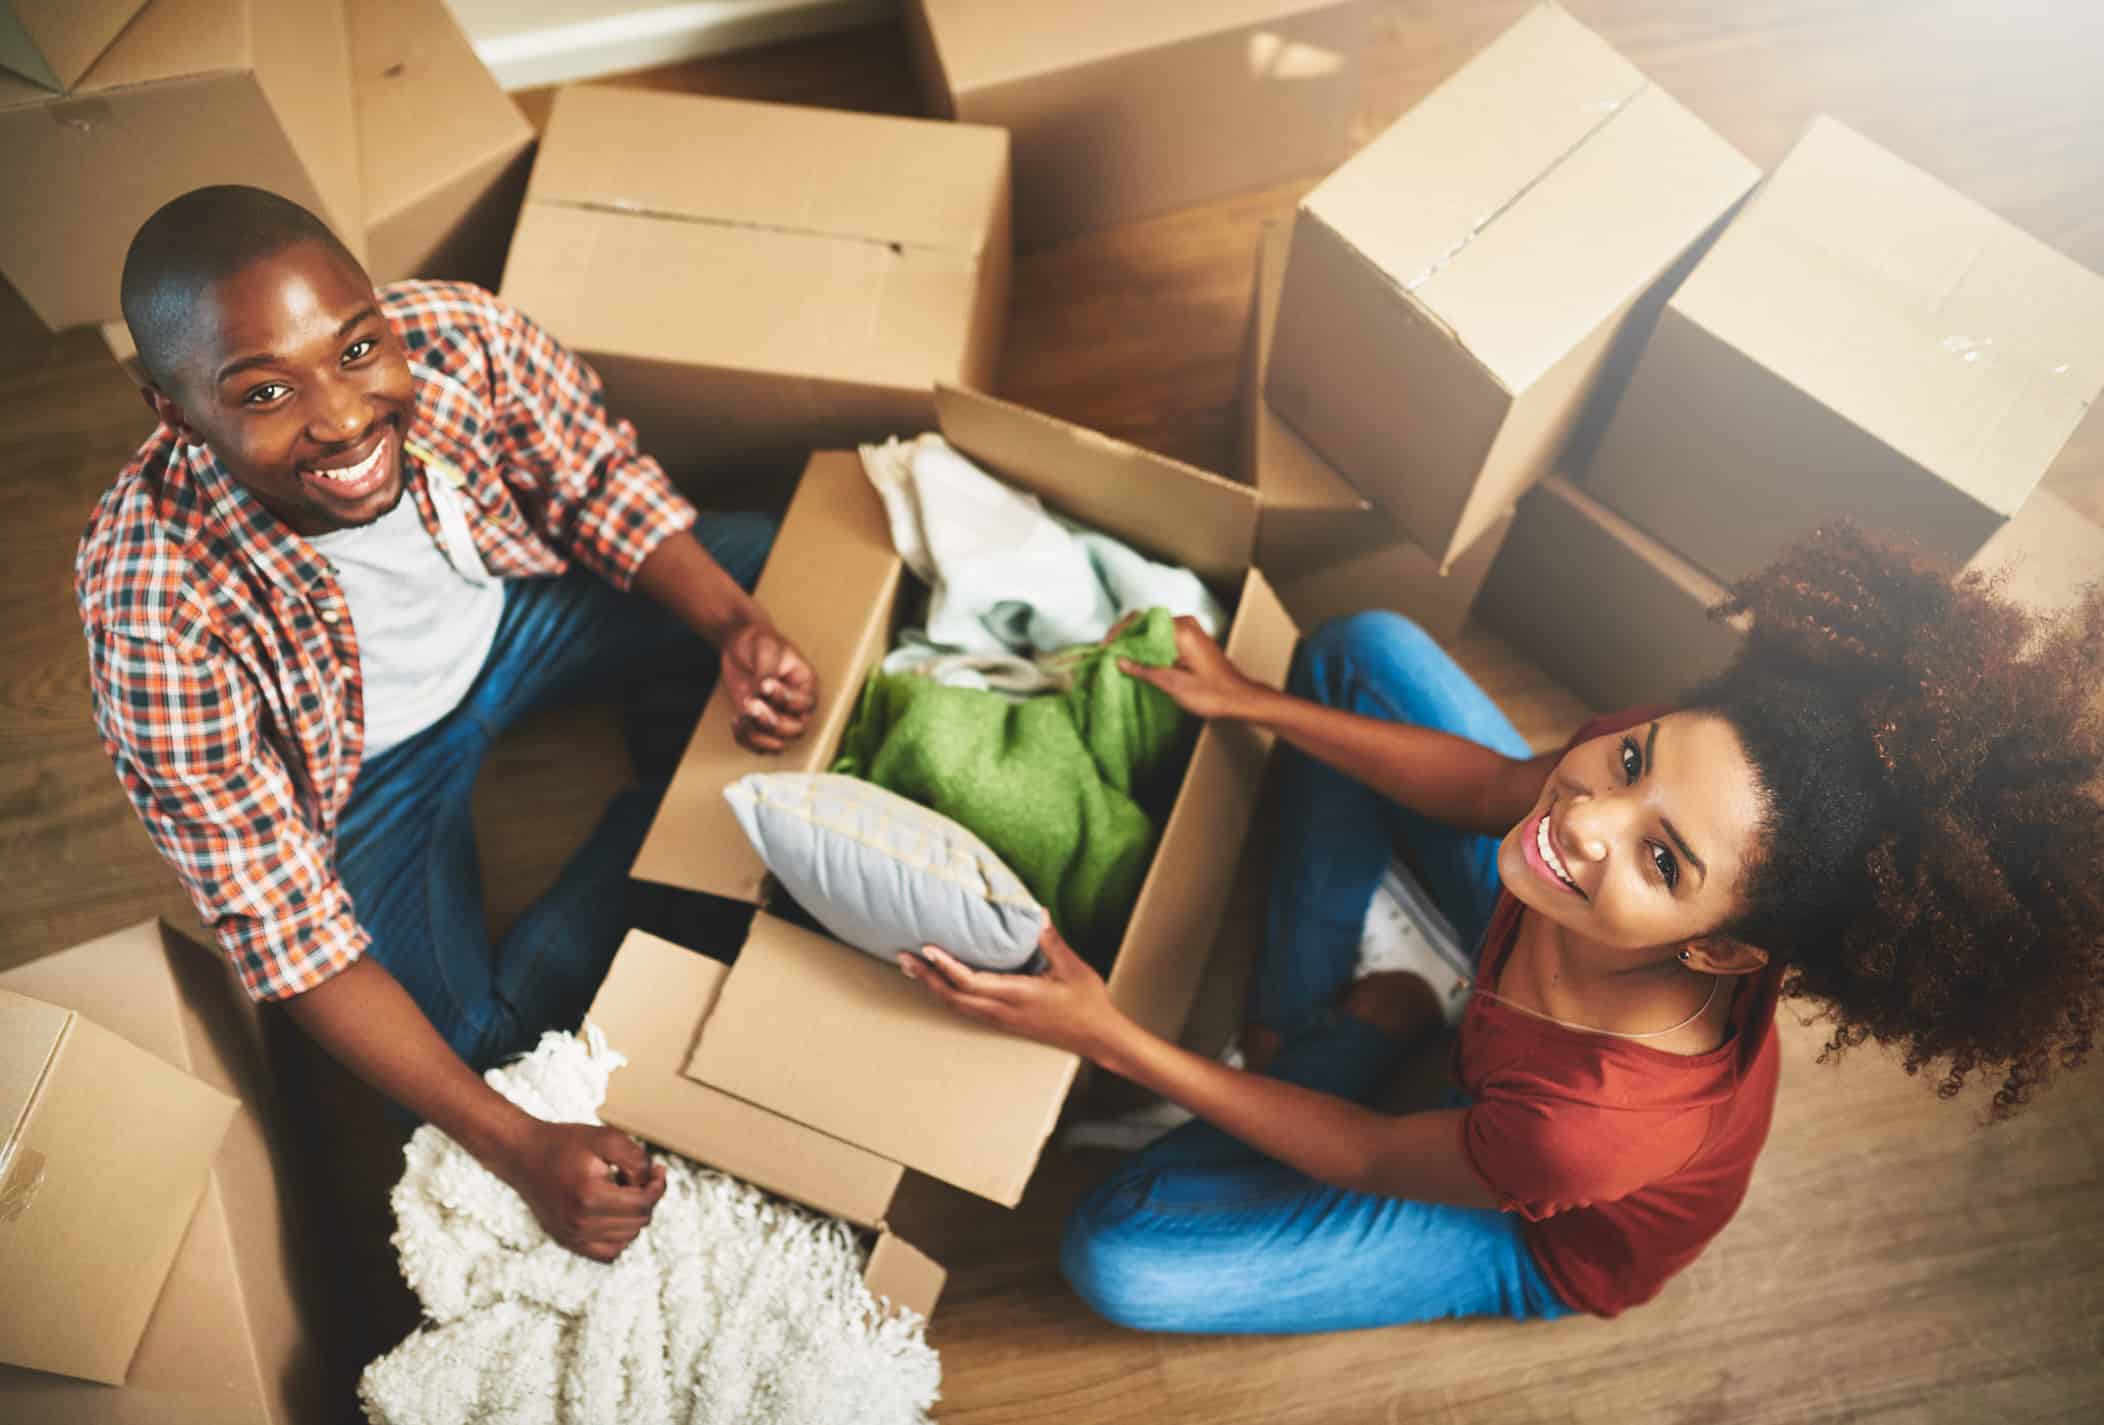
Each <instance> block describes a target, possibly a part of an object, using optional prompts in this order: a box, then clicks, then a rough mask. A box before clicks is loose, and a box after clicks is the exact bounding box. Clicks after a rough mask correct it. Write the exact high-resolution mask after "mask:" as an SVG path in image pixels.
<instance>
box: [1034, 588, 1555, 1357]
mask: <svg viewBox="0 0 2104 1425" xmlns="http://www.w3.org/2000/svg"><path fill="white" fill-rule="evenodd" d="M1288 686H1289V689H1290V691H1292V692H1294V693H1296V694H1298V695H1299V696H1301V697H1304V698H1310V699H1313V700H1314V701H1316V702H1319V703H1322V704H1324V705H1326V706H1328V707H1335V708H1343V709H1346V710H1348V711H1351V712H1356V713H1364V714H1366V715H1368V716H1370V717H1378V718H1386V719H1388V720H1390V721H1394V722H1408V723H1415V724H1418V725H1420V726H1424V727H1435V728H1440V729H1442V730H1444V731H1447V732H1453V733H1458V734H1460V735H1461V736H1464V737H1468V738H1471V739H1473V740H1475V741H1477V742H1481V743H1485V744H1487V745H1489V746H1491V747H1494V748H1496V749H1498V750H1499V751H1501V752H1504V753H1507V754H1509V755H1511V756H1516V757H1525V756H1527V755H1529V749H1528V747H1527V745H1526V743H1525V742H1524V741H1523V740H1522V739H1521V738H1520V736H1519V734H1518V733H1517V732H1515V731H1514V730H1513V728H1512V724H1511V723H1510V722H1508V721H1507V720H1506V719H1505V716H1504V714H1503V713H1501V712H1499V711H1498V709H1497V706H1496V705H1495V704H1493V703H1492V702H1491V700H1490V699H1489V698H1488V697H1487V696H1486V695H1485V694H1484V693H1483V691H1482V690H1481V689H1480V688H1478V687H1477V686H1476V685H1475V684H1474V683H1473V682H1472V681H1471V680H1470V679H1469V677H1468V675H1467V674H1466V673H1464V672H1462V671H1461V669H1460V668H1459V667H1458V666H1456V665H1455V663H1454V661H1453V659H1451V658H1449V657H1448V656H1447V654H1446V653H1445V652H1444V651H1443V650H1442V649H1441V648H1440V647H1439V645H1438V644H1436V643H1434V642H1433V641H1432V639H1431V638H1430V637H1429V636H1428V635H1426V634H1425V632H1424V631H1423V630H1422V629H1420V628H1418V627H1417V626H1416V625H1415V624H1413V623H1411V622H1410V621H1409V620H1408V619H1405V618H1403V617H1401V616H1400V615H1397V614H1392V613H1364V614H1357V615H1354V616H1352V617H1350V618H1345V619H1339V620H1338V621H1336V622H1334V623H1331V624H1327V625H1325V626H1324V627H1323V628H1321V629H1320V630H1318V631H1317V632H1316V633H1315V634H1314V635H1313V636H1311V637H1310V638H1309V639H1308V640H1307V641H1306V642H1305V643H1304V644H1303V645H1302V646H1301V649H1300V652H1299V654H1298V656H1297V657H1296V659H1295V661H1294V666H1293V675H1292V681H1291V682H1290V684H1289V685H1288ZM1284 756H1285V757H1286V768H1285V798H1284V805H1283V808H1282V819H1283V822H1284V827H1285V835H1284V836H1283V837H1281V846H1280V850H1279V855H1278V860H1277V863H1276V867H1275V870H1274V874H1273V880H1272V886H1271V903H1270V914H1269V920H1268V923H1267V926H1266V935H1265V947H1264V958H1263V961H1262V963H1261V964H1260V966H1259V968H1258V971H1257V980H1256V984H1255V987H1254V989H1253V991H1252V1003H1251V1017H1252V1018H1253V1019H1254V1020H1256V1021H1257V1022H1258V1023H1261V1024H1264V1025H1266V1026H1268V1027H1270V1028H1272V1029H1275V1030H1277V1031H1278V1032H1279V1033H1280V1035H1281V1036H1282V1037H1283V1039H1284V1047H1283V1048H1282V1049H1281V1051H1280V1053H1279V1055H1278V1058H1277V1059H1276V1061H1275V1062H1274V1063H1273V1064H1272V1065H1271V1066H1270V1067H1269V1068H1268V1069H1267V1070H1266V1072H1268V1073H1271V1074H1273V1075H1276V1076H1277V1077H1279V1078H1282V1079H1286V1080H1288V1081H1290V1082H1293V1083H1297V1084H1301V1085H1303V1086H1305V1087H1308V1088H1312V1089H1319V1090H1321V1091H1323V1092H1325V1093H1332V1094H1337V1095H1339V1096H1341V1097H1344V1098H1350V1099H1354V1100H1358V1101H1361V1102H1364V1101H1367V1100H1368V1099H1370V1098H1371V1097H1373V1096H1374V1095H1375V1094H1376V1093H1378V1092H1379V1091H1380V1090H1381V1089H1383V1088H1384V1087H1386V1085H1387V1084H1388V1082H1389V1081H1390V1080H1391V1079H1392V1077H1393V1075H1394V1074H1395V1072H1396V1071H1397V1069H1398V1067H1399V1064H1400V1059H1401V1055H1402V1050H1403V1048H1404V1046H1403V1045H1401V1044H1399V1043H1397V1042H1396V1041H1394V1040H1391V1039H1389V1038H1387V1037H1385V1036H1383V1035H1382V1034H1380V1033H1379V1032H1377V1031H1376V1030H1374V1029H1373V1028H1372V1027H1371V1026H1369V1025H1367V1024H1365V1023H1363V1022H1361V1021H1359V1020H1356V1019H1353V1018H1351V1017H1349V1016H1347V1015H1345V1014H1343V1013H1342V1012H1340V1011H1339V1010H1338V1009H1337V1008H1336V1002H1337V999H1338V996H1339V994H1340V993H1341V992H1342V991H1343V990H1344V989H1345V988H1346V986H1348V985H1349V984H1350V982H1351V977H1352V970H1353V967H1354V966H1355V964H1356V963H1357V960H1358V951H1359V936H1360V931H1361V927H1362V925H1363V923H1364V921H1365V918H1366V910H1367V906H1368V904H1369V903H1370V902H1371V900H1372V897H1373V890H1374V886H1375V884H1376V883H1377V882H1378V881H1379V879H1380V877H1381V873H1382V871H1383V870H1384V869H1385V868H1386V866H1387V864H1388V861H1389V858H1390V856H1391V854H1392V853H1391V848H1393V847H1406V848H1407V849H1408V851H1409V854H1410V858H1411V860H1412V862H1413V863H1414V865H1415V867H1416V869H1417V870H1418V871H1419V872H1420V874H1421V875H1422V876H1423V878H1424V881H1425V885H1426V889H1427V890H1429V891H1430V892H1431V893H1432V896H1433V897H1434V899H1435V900H1437V901H1438V903H1439V905H1440V907H1441V909H1443V910H1445V911H1446V913H1447V914H1448V915H1449V916H1450V917H1451V918H1452V919H1453V921H1454V924H1455V927H1456V929H1458V930H1459V931H1460V932H1461V934H1462V935H1463V936H1464V938H1466V939H1468V940H1469V941H1471V942H1472V943H1480V941H1481V939H1482V936H1483V932H1484V930H1485V928H1486V927H1487V926H1488V924H1489V921H1490V913H1491V909H1492V907H1493V906H1494V905H1495V903H1496V900H1497V894H1498V880H1497V843H1496V841H1494V840H1493V839H1491V838H1489V837H1485V836H1477V835H1472V834H1468V833H1464V832H1457V831H1454V830H1452V829H1450V828H1447V827H1443V826H1439V825H1436V824H1434V823H1432V822H1430V821H1427V820H1426V819H1425V818H1423V817H1420V816H1417V815H1415V814H1413V813H1411V812H1407V811H1404V810H1403V809H1402V808H1401V807H1398V806H1396V805H1395V804H1394V803H1393V802H1390V801H1387V800H1386V799H1384V798H1382V797H1381V796H1380V795H1378V794H1377V793H1375V792H1373V791H1371V790H1369V789H1368V788H1366V787H1364V786H1362V785H1360V784H1359V783H1357V782H1355V781H1353V780H1352V779H1351V778H1349V777H1346V776H1344V775H1343V774H1342V773H1339V772H1336V771H1333V770H1331V769H1330V768H1328V767H1325V766H1323V765H1322V764H1320V763H1318V762H1316V761H1314V760H1313V759H1311V758H1308V757H1305V756H1303V755H1301V754H1300V753H1298V752H1294V751H1292V750H1290V749H1288V750H1287V751H1286V752H1285V753H1284ZM1060 1261H1061V1265H1062V1267H1063V1269H1064V1270H1065V1272H1066V1276H1067V1280H1068V1281H1069V1282H1071V1283H1072V1284H1073V1286H1074V1289H1075V1290H1076V1291H1077V1292H1079V1293H1080V1294H1081V1296H1082V1297H1083V1299H1084V1300H1086V1301H1087V1302H1088V1303H1089V1305H1091V1306H1092V1307H1094V1308H1095V1309H1096V1310H1097V1311H1098V1312H1100V1313H1102V1314H1103V1315H1104V1316H1106V1317H1108V1318H1109V1319H1110V1320H1112V1321H1115V1322H1118V1323H1120V1324H1122V1325H1126V1326H1132V1327H1137V1328H1140V1329H1144V1330H1151V1331H1192V1332H1267V1333H1292V1332H1308V1331H1341V1330H1350V1329H1354V1328H1358V1327H1368V1326H1390V1325H1396V1324H1399V1323H1402V1322H1407V1321H1424V1320H1430V1319H1434V1318H1438V1317H1450V1316H1486V1315H1489V1316H1508V1317H1514V1318H1520V1319H1546V1318H1552V1317H1557V1316H1563V1315H1566V1314H1568V1313H1569V1311H1570V1308H1569V1307H1567V1306H1565V1305H1564V1303H1563V1302H1561V1301H1560V1300H1558V1299H1557V1297H1556V1295H1555V1294H1554V1292H1552V1291H1551V1290H1550V1288H1549V1286H1548V1284H1547V1283H1546V1282H1545V1281H1544V1280H1543V1279H1542V1276H1541V1273H1540V1271H1539V1270H1538V1269H1537V1268H1536V1266H1535V1264H1534V1259H1533V1257H1532V1255H1531V1254H1530V1253H1529V1252H1528V1250H1527V1246H1526V1243H1525V1241H1524V1240H1523V1239H1522V1237H1521V1233H1520V1223H1519V1221H1518V1219H1517V1218H1515V1217H1513V1216H1511V1215H1509V1214H1506V1213H1500V1212H1494V1211H1491V1210H1489V1209H1484V1208H1462V1207H1446V1206H1440V1205H1437V1204H1432V1203H1422V1202H1409V1201H1403V1200H1400V1199H1396V1198H1386V1197H1377V1196H1373V1195H1371V1194H1367V1193H1357V1192H1346V1191H1343V1190H1341V1189H1338V1188H1333V1187H1329V1186H1326V1185H1324V1184H1322V1183H1320V1182H1317V1181H1316V1180H1315V1179H1313V1178H1310V1177H1308V1176H1307V1175H1306V1174H1304V1173H1301V1172H1299V1171H1297V1170H1296V1169H1293V1168H1289V1167H1287V1166H1286V1165H1285V1164H1283V1163H1280V1162H1277V1161H1275V1160H1273V1159H1270V1158H1267V1157H1265V1156H1264V1155H1262V1154H1261V1153H1259V1152H1257V1151H1256V1150H1255V1149H1254V1148H1251V1147H1249V1146H1247V1145H1246V1144H1243V1143H1242V1142H1240V1141H1239V1140H1237V1139H1234V1138H1231V1137H1229V1136H1228V1135H1227V1134H1225V1133H1223V1132H1221V1131H1220V1130H1219V1129H1217V1128H1214V1127H1213V1126H1211V1125H1210V1124H1207V1123H1204V1122H1193V1123H1189V1124H1186V1125H1185V1126H1184V1127H1182V1128H1179V1129H1177V1130H1176V1131H1175V1132H1173V1133H1171V1134H1169V1135H1168V1136H1166V1137H1164V1138H1162V1139H1160V1140H1159V1141H1158V1142H1156V1143H1154V1144H1153V1145H1152V1146H1151V1147H1148V1148H1146V1149H1144V1150H1142V1151H1141V1152H1139V1153H1137V1154H1134V1155H1133V1156H1132V1157H1131V1158H1130V1159H1128V1160H1127V1161H1126V1162H1124V1163H1123V1164H1121V1165H1120V1166H1119V1168H1118V1169H1117V1171H1115V1172H1114V1173H1112V1174H1111V1176H1110V1178H1109V1180H1108V1181H1106V1182H1104V1183H1103V1184H1101V1185H1100V1186H1098V1187H1097V1188H1096V1189H1094V1190H1093V1191H1092V1192H1090V1193H1089V1194H1088V1195H1087V1196H1086V1197H1084V1198H1083V1199H1082V1201H1081V1202H1080V1204H1079V1205H1078V1206H1077V1207H1076V1208H1075V1211H1074V1215H1073V1217H1072V1218H1071V1220H1070V1221H1069V1222H1068V1224H1067V1230H1066V1238H1065V1241H1064V1243H1063V1244H1062V1248H1061V1254H1060Z"/></svg>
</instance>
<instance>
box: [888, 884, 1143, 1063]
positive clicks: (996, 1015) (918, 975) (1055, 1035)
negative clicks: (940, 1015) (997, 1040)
mask: <svg viewBox="0 0 2104 1425" xmlns="http://www.w3.org/2000/svg"><path fill="white" fill-rule="evenodd" d="M1037 948H1038V949H1039V951H1041V952H1042V953H1043V954H1044V957H1045V962H1046V964H1045V970H1044V973H1043V974H1038V975H1009V974H1000V973H997V972H995V971H991V970H974V969H972V968H971V967H970V966H969V965H966V964H963V963H962V962H960V961H959V960H957V959H956V958H955V957H954V956H952V955H950V954H949V953H948V952H947V951H945V950H942V949H940V948H939V947H937V946H934V945H924V946H922V947H921V953H920V954H919V955H910V954H909V955H902V956H900V957H899V969H900V970H901V971H902V972H903V973H904V974H905V976H906V978H907V979H909V980H912V981H913V982H914V983H915V984H918V985H920V986H922V987H923V988H925V989H926V990H927V991H928V993H930V994H932V995H934V996H935V997H936V998H937V999H939V1000H941V1001H942V1002H943V1003H944V1004H946V1005H948V1006H949V1007H950V1008H951V1009H954V1010H956V1011H957V1012H958V1013H959V1014H961V1015H963V1016H964V1017H965V1018H967V1019H976V1020H978V1021H979V1022H980V1023H981V1024H991V1025H993V1026H994V1027H996V1028H998V1029H1005V1030H1007V1031H1008V1032H1009V1033H1011V1034H1019V1035H1021V1036H1022V1037H1023V1038H1025V1039H1035V1040H1036V1041H1037V1042H1038V1043H1040V1044H1050V1045H1051V1046H1052V1047H1053V1048H1055V1049H1066V1050H1069V1051H1071V1052H1073V1053H1076V1054H1079V1055H1081V1056H1082V1057H1083V1058H1086V1059H1100V1058H1101V1056H1102V1055H1103V1054H1104V1053H1105V1051H1106V1050H1108V1049H1109V1047H1110V1046H1111V1045H1112V1044H1113V1043H1114V1042H1115V1041H1116V1039H1117V1036H1118V1034H1119V1032H1120V1030H1121V1029H1123V1028H1124V1027H1125V1026H1126V1025H1128V1024H1130V1023H1131V1021H1130V1020H1128V1019H1126V1018H1125V1015H1124V1012H1123V1011H1122V1010H1120V1009H1119V1008H1118V1007H1117V1006H1116V1005H1115V1004H1113V1003H1111V998H1110V991H1109V989H1108V988H1107V987H1106V986H1105V985H1104V983H1103V977H1102V976H1101V975H1099V974H1097V973H1096V972H1095V970H1094V969H1092V968H1091V967H1090V966H1089V964H1088V962H1086V961H1085V960H1083V959H1082V958H1081V957H1080V956H1079V955H1076V954H1075V953H1074V951H1073V949H1072V947H1070V946H1069V945H1068V944H1067V942H1066V941H1065V940H1064V939H1063V938H1061V936H1060V933H1059V932H1058V931H1057V930H1055V929H1054V928H1053V926H1052V922H1051V920H1050V919H1049V918H1047V919H1046V921H1045V930H1044V934H1042V935H1040V936H1039V937H1038V939H1037Z"/></svg>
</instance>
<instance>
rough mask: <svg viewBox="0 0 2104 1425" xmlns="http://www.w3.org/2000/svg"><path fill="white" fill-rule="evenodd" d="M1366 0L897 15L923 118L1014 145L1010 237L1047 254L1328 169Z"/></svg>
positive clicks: (1094, 0)
mask: <svg viewBox="0 0 2104 1425" xmlns="http://www.w3.org/2000/svg"><path fill="white" fill-rule="evenodd" d="M1371 8H1372V7H1371V6H1370V5H1369V4H1367V3H1366V0H1150V3H1148V4H1144V5H1135V4H1131V3H1129V0H1082V3H1073V0H1070V3H1067V4H1064V5H1018V4H1013V3H1010V0H913V3H910V4H908V5H907V6H906V32H907V38H908V41H909V45H910V47H911V50H912V53H913V56H914V67H915V69H916V71H917V73H918V74H919V77H920V80H921V87H922V90H923V92H924V93H925V95H926V96H927V102H928V105H929V108H930V112H933V113H937V114H944V115H947V116H950V117H953V118H958V119H964V120H967V121H970V122H972V123H983V124H996V125H999V126H1001V127H1003V128H1006V129H1007V130H1008V131H1009V132H1010V133H1012V134H1013V135H1014V136H1015V201H1016V232H1017V234H1018V236H1019V237H1020V238H1021V239H1022V240H1024V241H1026V242H1029V243H1033V244H1034V243H1043V242H1049V241H1052V240H1054V239H1056V238H1060V237H1065V236H1067V235H1069V234H1072V233H1078V232H1084V231H1087V230H1089V229H1091V228H1099V227H1104V226H1107V225H1109V224H1111V223H1115V222H1119V221H1122V220H1124V219H1127V218H1133V217H1138V216H1140V215H1141V214H1144V213H1153V212H1160V211H1162V210H1164V209H1167V208H1175V207H1181V206H1183V205H1184V204H1187V203H1195V202H1198V201H1199V200H1201V199H1204V198H1209V197H1213V196H1215V195H1217V194H1221V193H1229V192H1233V191H1234V190H1236V189H1239V188H1253V187H1256V186H1258V185H1260V184H1264V183H1271V182H1276V181H1277V180H1279V179H1282V178H1287V177H1291V176H1292V175H1294V174H1299V173H1317V172H1320V171H1321V170H1323V169H1325V168H1327V167H1329V166H1330V165H1331V164H1333V163H1335V162H1336V161H1337V159H1338V158H1339V157H1340V156H1341V155H1342V154H1343V152H1344V147H1345V130H1346V125H1347V123H1348V122H1349V120H1350V117H1351V111H1352V105H1353V103H1354V101H1355V99H1356V98H1357V95H1358V74H1359V64H1358V58H1359V49H1360V45H1361V42H1362V40H1363V39H1364V37H1365V33H1366V25H1367V19H1368V15H1369V12H1370V10H1371Z"/></svg>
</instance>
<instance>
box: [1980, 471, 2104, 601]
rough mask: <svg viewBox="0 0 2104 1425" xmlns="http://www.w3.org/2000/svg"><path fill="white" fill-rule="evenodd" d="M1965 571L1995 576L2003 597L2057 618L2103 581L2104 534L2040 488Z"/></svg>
mask: <svg viewBox="0 0 2104 1425" xmlns="http://www.w3.org/2000/svg"><path fill="white" fill-rule="evenodd" d="M1965 567H1966V568H1968V569H1977V570H1980V571H1982V572H1984V573H1992V574H1998V575H2000V576H2001V578H2002V589H2003V592H2005V593H2006V594H2008V595H2009V597H2010V598H2012V599H2014V600H2016V601H2017V602H2018V603H2020V604H2024V605H2026V606H2027V607H2030V608H2032V609H2036V610H2037V611H2038V612H2040V613H2046V614H2054V613H2060V612H2062V611H2063V610H2065V609H2067V608H2069V607H2071V606H2072V605H2073V604H2074V603H2075V601H2076V600H2077V599H2078V598H2080V597H2081V594H2082V590H2083V589H2084V588H2085V587H2087V586H2088V585H2091V584H2094V583H2096V582H2098V581H2099V580H2104V529H2099V528H2098V527H2097V526H2096V525H2095V524H2093V523H2092V522H2091V521H2090V520H2089V519H2088V518H2087V517H2086V516H2084V515H2083V513H2082V512H2081V511H2080V510H2078V509H2076V508H2075V507H2074V506H2073V505H2071V504H2069V503H2068V502H2067V501H2066V500H2064V499H2062V498H2061V497H2060V496H2058V495H2056V494H2054V493H2053V492H2052V491H2051V490H2048V489H2045V488H2043V487H2041V488H2039V489H2036V490H2033V491H2032V492H2031V498H2030V499H2028V500H2025V501H2024V504H2023V508H2022V509H2020V510H2018V511H2017V512H2016V513H2015V515H2013V516H2011V518H2010V520H2009V522H2008V523H2007V524H2005V525H2003V526H2002V527H2001V528H2000V529H1998V530H1996V531H1995V532H1994V534H1993V535H1992V536H1991V537H1989V539H1988V541H1987V543H1985V544H1983V545H1981V546H1980V551H1979V553H1977V554H1975V555H1974V556H1973V557H1972V558H1971V559H1970V560H1968V561H1966V566H1965Z"/></svg>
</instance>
